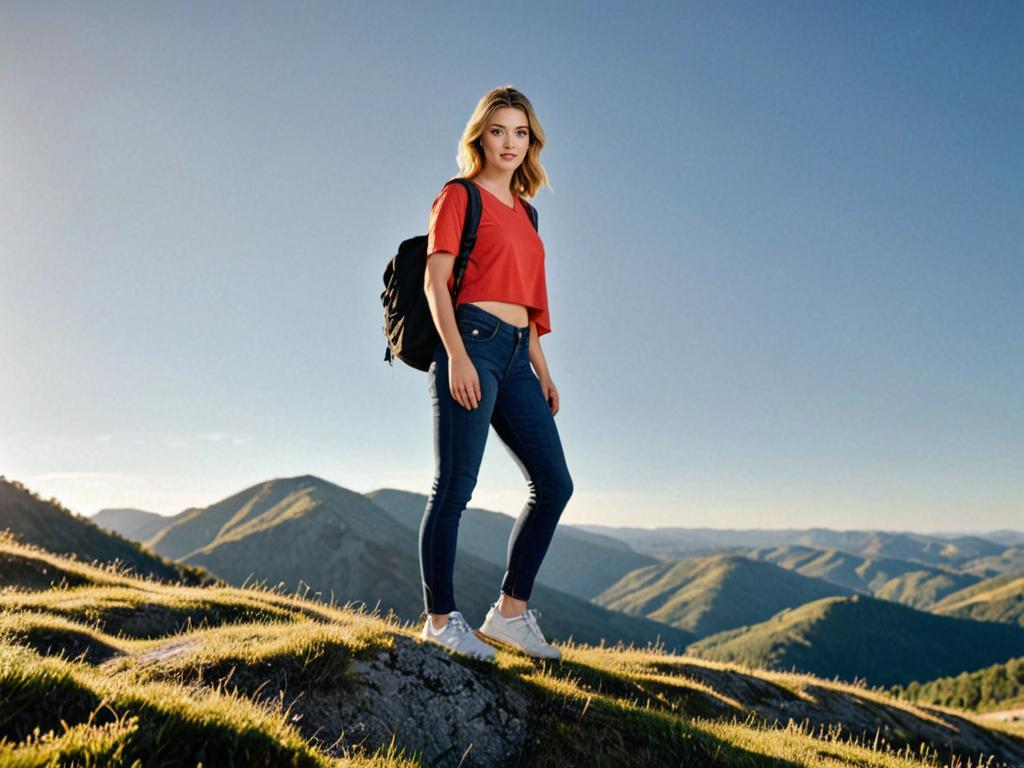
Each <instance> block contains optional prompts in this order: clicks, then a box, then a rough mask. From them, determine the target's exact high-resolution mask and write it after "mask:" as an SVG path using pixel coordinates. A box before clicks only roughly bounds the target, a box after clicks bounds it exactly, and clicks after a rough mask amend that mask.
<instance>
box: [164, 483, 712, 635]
mask: <svg viewBox="0 0 1024 768" xmlns="http://www.w3.org/2000/svg"><path fill="white" fill-rule="evenodd" d="M217 523H219V527H215V525H216V524H217ZM179 526H180V527H181V530H180V531H179V532H178V533H175V532H174V531H175V529H174V528H168V529H165V530H164V531H163V533H162V534H161V536H160V537H158V538H161V537H162V541H163V542H164V543H165V544H169V543H172V542H174V541H179V542H180V541H186V540H187V541H190V542H193V543H194V542H195V541H197V540H198V536H199V534H200V533H203V534H205V533H207V532H210V531H212V535H213V538H212V539H211V540H210V541H209V543H207V544H205V545H203V546H200V547H199V548H197V549H195V550H193V551H191V552H190V553H189V554H188V555H186V556H185V557H183V558H182V560H181V562H183V563H186V564H190V565H198V566H202V567H203V568H205V569H207V570H209V571H210V572H211V573H214V574H216V575H217V576H219V577H221V578H223V579H225V580H226V581H228V582H229V583H231V584H235V585H243V584H245V583H246V581H247V580H248V579H250V578H255V579H257V580H268V581H269V582H270V583H272V584H276V583H279V582H280V583H283V584H284V586H285V587H286V588H288V589H302V588H306V589H309V590H310V593H311V594H314V595H315V594H316V593H320V594H321V595H322V596H323V597H324V598H327V599H330V598H332V597H333V598H334V599H336V600H348V601H363V602H365V604H366V605H368V606H373V605H375V604H379V606H380V609H381V610H383V611H389V610H390V611H394V612H395V614H397V615H398V616H400V617H402V618H403V619H408V620H416V619H418V618H419V617H420V616H421V615H422V614H423V591H422V586H421V583H420V564H419V532H418V530H413V529H410V528H407V527H406V526H404V525H402V524H401V523H399V522H398V521H396V520H395V519H393V518H392V517H390V516H389V515H388V514H387V513H386V512H385V511H384V510H382V509H381V508H380V507H379V506H377V505H376V504H374V503H373V502H371V501H370V500H369V499H368V498H366V496H364V495H363V494H360V493H356V492H354V491H350V490H348V489H346V488H342V487H341V486H338V485H335V484H334V483H330V482H328V481H326V480H323V479H321V478H318V477H314V476H312V475H301V476H299V477H292V478H282V479H277V480H271V481H268V482H266V483H261V484H259V485H255V486H252V487H251V488H247V489H246V490H244V491H242V492H240V493H237V494H234V495H233V496H231V497H230V498H229V499H225V500H224V501H221V502H218V503H217V504H214V505H212V506H211V507H208V508H207V509H205V510H201V511H200V513H199V514H196V515H191V516H189V517H184V518H182V521H181V523H179ZM504 572H505V569H504V565H502V566H500V567H499V566H496V565H493V564H492V563H488V562H486V561H484V560H481V559H480V558H478V557H474V556H473V555H472V554H470V553H468V552H461V553H460V554H459V557H458V559H457V561H456V568H455V595H456V604H457V607H458V609H459V610H461V611H462V612H463V614H465V615H466V616H467V617H470V618H472V617H479V619H480V620H482V619H483V616H484V614H486V612H487V609H488V607H489V606H490V604H491V603H492V602H494V601H495V600H497V599H498V595H499V593H500V589H501V580H502V577H503V575H504ZM530 604H531V607H536V608H539V609H540V610H541V611H542V612H543V613H544V626H545V631H546V632H549V633H550V634H551V636H553V637H567V636H570V635H573V636H574V637H575V639H577V640H580V641H583V642H590V643H597V642H600V641H601V640H602V639H604V640H606V641H607V642H610V643H611V642H617V641H620V640H621V641H623V642H648V641H650V642H654V641H656V640H658V639H659V638H660V639H661V640H662V641H664V643H665V645H666V647H667V648H669V649H673V650H679V651H681V650H682V649H683V648H685V647H686V645H688V644H689V643H690V642H692V641H693V640H694V636H693V635H692V634H691V633H689V632H686V631H685V630H682V629H676V628H673V627H669V626H665V625H663V624H660V623H658V622H656V621H651V620H649V619H645V618H642V617H634V616H626V615H624V614H620V613H615V612H614V611H608V610H606V609H604V608H602V607H600V606H597V605H593V604H592V603H590V602H588V601H586V600H583V599H580V598H578V597H575V596H573V595H570V594H568V593H566V592H563V591H561V590H556V589H554V588H552V587H549V586H547V585H546V584H543V583H541V582H538V583H536V584H535V586H534V591H533V594H532V595H531V597H530Z"/></svg>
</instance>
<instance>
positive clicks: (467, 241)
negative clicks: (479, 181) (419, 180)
mask: <svg viewBox="0 0 1024 768" xmlns="http://www.w3.org/2000/svg"><path fill="white" fill-rule="evenodd" d="M452 183H456V184H461V185H462V187H463V188H464V189H465V190H466V195H467V196H468V198H469V199H468V201H467V204H466V218H465V220H464V221H463V223H462V240H461V242H460V243H459V256H458V258H457V259H455V268H454V272H455V285H454V286H453V287H452V304H454V303H455V299H456V297H457V296H458V295H459V289H460V288H462V276H463V275H464V274H465V273H466V267H467V266H468V265H469V254H470V253H472V252H473V248H474V247H475V246H476V231H477V228H478V227H479V225H480V212H481V211H482V210H483V208H482V203H481V202H480V190H479V189H477V188H476V184H474V183H473V182H471V181H470V180H469V179H464V178H462V177H461V176H456V177H455V178H453V179H448V181H446V182H445V183H444V185H445V186H446V187H447V186H448V185H449V184H452Z"/></svg>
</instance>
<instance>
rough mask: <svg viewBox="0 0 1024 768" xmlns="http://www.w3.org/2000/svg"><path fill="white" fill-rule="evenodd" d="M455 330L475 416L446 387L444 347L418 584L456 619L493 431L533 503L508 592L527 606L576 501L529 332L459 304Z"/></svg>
mask: <svg viewBox="0 0 1024 768" xmlns="http://www.w3.org/2000/svg"><path fill="white" fill-rule="evenodd" d="M455 321H456V325H457V326H458V329H459V336H460V337H461V338H462V343H463V346H465V348H466V352H467V354H468V355H469V358H470V360H471V361H472V362H473V365H474V367H475V368H476V371H477V375H478V377H479V379H480V393H481V399H480V400H479V403H478V407H477V408H475V409H474V408H464V407H463V406H462V405H460V404H459V403H458V401H457V400H455V399H454V398H453V397H452V394H451V391H450V389H449V386H448V353H447V350H446V349H445V347H444V344H443V343H440V342H439V343H438V345H437V348H436V349H435V350H434V356H433V359H432V361H431V363H430V367H429V368H428V370H427V388H428V391H429V392H430V397H431V401H432V404H433V410H434V459H435V461H434V482H433V486H432V488H431V493H430V496H429V498H428V499H427V506H426V508H425V509H424V512H423V519H422V521H421V522H420V531H419V536H420V575H421V580H422V584H423V602H424V606H425V608H426V611H427V612H428V613H434V614H447V613H450V612H451V611H454V610H456V603H455V593H454V586H453V577H454V573H455V553H456V542H457V539H458V532H459V522H460V520H461V518H462V513H463V511H464V510H465V509H466V506H467V505H468V504H469V500H470V498H471V496H472V494H473V489H474V488H475V487H476V481H477V475H478V473H479V471H480V464H481V461H482V459H483V454H484V446H485V444H486V442H487V435H488V432H489V427H491V426H493V427H494V431H495V432H496V433H497V435H498V438H499V439H500V440H501V442H502V443H503V444H504V445H505V448H506V449H507V450H508V452H509V454H510V455H511V456H512V458H513V459H514V460H515V461H516V463H517V464H518V465H519V468H520V470H522V473H523V476H524V477H525V478H526V480H527V484H528V488H529V498H528V500H527V501H526V505H525V506H524V507H523V510H522V512H521V513H520V514H519V517H518V518H517V519H516V521H515V523H514V524H513V526H512V533H511V535H510V537H509V541H508V550H507V554H506V559H507V562H506V570H505V574H504V577H503V578H502V582H501V591H502V592H503V593H505V594H506V595H510V596H511V597H515V598H518V599H520V600H527V599H529V597H530V594H531V593H532V591H533V583H534V580H535V579H536V577H537V571H538V569H539V568H540V565H541V562H542V561H543V559H544V555H545V554H546V553H547V550H548V546H549V545H550V543H551V539H552V537H553V536H554V533H555V527H556V526H557V525H558V520H559V517H560V516H561V514H562V511H563V509H564V508H565V506H566V504H567V502H568V501H569V497H570V496H571V495H572V491H573V485H572V478H571V477H570V475H569V469H568V467H567V466H566V462H565V455H564V453H563V451H562V443H561V440H560V438H559V436H558V429H557V428H556V426H555V418H554V416H553V415H552V413H551V409H550V407H549V405H548V403H547V401H546V400H545V399H544V393H543V391H542V390H541V386H540V380H539V379H538V378H537V375H536V374H535V373H534V372H533V369H532V368H531V366H530V357H529V344H530V327H529V325H527V326H524V327H519V326H515V325H512V324H511V323H507V322H505V321H504V320H502V319H501V318H500V317H498V316H497V315H494V314H491V313H490V312H488V311H486V310H484V309H482V308H480V307H478V306H476V305H475V304H471V303H465V304H460V305H459V306H458V307H457V308H456V309H455Z"/></svg>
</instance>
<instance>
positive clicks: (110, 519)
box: [90, 508, 190, 543]
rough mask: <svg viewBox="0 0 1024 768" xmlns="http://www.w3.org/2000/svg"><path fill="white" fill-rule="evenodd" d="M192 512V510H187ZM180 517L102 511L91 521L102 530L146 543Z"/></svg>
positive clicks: (123, 510)
mask: <svg viewBox="0 0 1024 768" xmlns="http://www.w3.org/2000/svg"><path fill="white" fill-rule="evenodd" d="M186 511H190V510H186ZM182 514H184V513H179V514H178V515H174V516H168V515H158V514H156V513H155V512H146V511H145V510H142V509H131V508H126V509H101V510H100V511H99V512H97V513H96V514H95V515H93V516H92V517H91V518H90V520H92V521H93V522H94V523H96V525H98V526H100V527H101V528H106V529H107V530H108V531H115V532H117V533H119V534H121V535H122V536H124V537H125V538H126V539H131V540H132V541H138V542H140V543H141V542H144V541H147V540H148V539H151V538H153V537H154V536H156V535H157V534H158V533H159V532H160V531H162V530H163V529H164V528H166V527H167V526H169V525H171V524H172V523H174V522H176V521H177V518H178V517H180V516H181V515H182Z"/></svg>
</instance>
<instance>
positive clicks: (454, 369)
mask: <svg viewBox="0 0 1024 768" xmlns="http://www.w3.org/2000/svg"><path fill="white" fill-rule="evenodd" d="M454 267H455V254H454V253H446V252H445V251H436V252H434V253H432V254H430V257H429V258H428V259H427V268H426V270H425V271H424V273H423V291H424V293H425V294H426V296H427V304H428V305H429V306H430V314H431V316H432V317H433V318H434V327H435V328H437V332H438V335H439V336H440V337H441V343H442V344H444V348H445V351H446V352H447V353H448V389H449V390H450V391H451V393H452V397H453V398H454V399H455V401H456V402H457V403H458V404H459V405H461V406H462V407H463V408H477V407H478V405H479V403H480V399H481V394H480V377H479V376H478V375H477V372H476V366H475V365H473V361H472V360H470V359H469V354H468V353H467V352H466V345H465V344H463V343H462V337H461V336H460V335H459V328H458V326H457V325H456V324H455V309H454V308H453V307H452V295H451V293H450V292H449V291H448V278H449V277H451V274H452V269H454Z"/></svg>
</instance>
